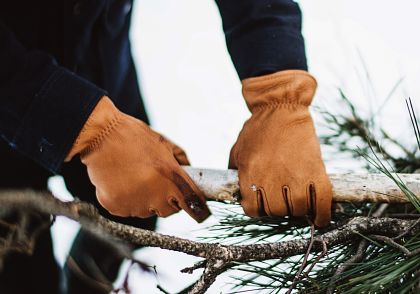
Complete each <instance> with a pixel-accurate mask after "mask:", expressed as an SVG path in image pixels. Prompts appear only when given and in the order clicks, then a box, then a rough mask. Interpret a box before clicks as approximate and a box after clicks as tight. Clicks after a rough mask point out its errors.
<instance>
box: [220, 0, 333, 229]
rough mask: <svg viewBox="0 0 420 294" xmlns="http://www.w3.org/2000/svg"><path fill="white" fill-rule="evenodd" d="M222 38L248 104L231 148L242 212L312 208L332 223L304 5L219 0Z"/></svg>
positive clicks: (295, 212)
mask: <svg viewBox="0 0 420 294" xmlns="http://www.w3.org/2000/svg"><path fill="white" fill-rule="evenodd" d="M216 2H217V4H218V6H219V9H220V12H221V15H222V19H223V28H224V31H225V35H226V43H227V47H228V50H229V53H230V55H231V58H232V60H233V63H234V65H235V67H236V70H237V72H238V75H239V77H240V79H241V80H242V93H243V96H244V98H245V101H246V103H247V106H248V109H249V110H250V111H251V113H252V115H251V118H250V119H249V120H248V121H247V122H246V123H245V124H244V127H243V128H242V131H241V132H240V134H239V136H238V139H237V141H236V143H235V145H234V146H233V148H232V150H231V153H230V160H229V167H230V168H236V169H238V174H239V185H240V190H241V195H242V200H241V205H242V207H243V209H244V211H245V213H246V214H248V215H250V216H254V217H259V216H265V215H269V216H285V215H290V216H304V215H308V214H310V215H313V216H314V223H315V224H316V225H317V226H325V225H327V224H328V223H329V220H330V215H331V199H332V188H331V183H330V181H329V178H328V176H327V174H326V170H325V166H324V163H323V161H322V157H321V151H320V146H319V142H318V139H317V137H316V133H315V128H314V124H313V121H312V118H311V115H310V112H309V110H308V108H309V106H310V104H311V102H312V99H313V97H314V94H315V89H316V81H315V79H314V78H313V77H312V76H311V75H310V74H309V73H307V72H306V70H307V65H306V57H305V48H304V41H303V38H302V34H301V12H300V10H299V7H298V5H297V4H296V3H295V2H293V1H291V0H241V1H235V0H216Z"/></svg>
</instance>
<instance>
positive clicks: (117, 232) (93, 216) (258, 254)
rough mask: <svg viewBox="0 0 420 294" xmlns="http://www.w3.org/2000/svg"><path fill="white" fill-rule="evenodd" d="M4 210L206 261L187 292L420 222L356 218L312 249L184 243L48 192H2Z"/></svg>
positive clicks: (286, 244) (298, 244) (289, 244)
mask: <svg viewBox="0 0 420 294" xmlns="http://www.w3.org/2000/svg"><path fill="white" fill-rule="evenodd" d="M7 208H9V209H16V208H19V209H28V210H37V211H39V212H43V213H47V214H52V215H61V216H66V217H68V218H70V219H73V220H75V221H77V222H79V223H80V224H81V225H82V226H84V227H85V228H86V229H88V230H89V231H91V232H93V233H96V234H98V235H100V236H102V237H103V235H104V234H107V235H109V236H110V237H113V238H114V239H115V238H119V239H122V240H125V241H129V242H131V243H134V244H136V245H140V246H149V247H159V248H162V249H167V250H173V251H178V252H183V253H186V254H189V255H193V256H197V257H201V258H204V259H205V260H206V263H205V269H204V272H203V275H202V276H201V278H200V279H199V280H198V281H197V282H196V284H195V285H194V286H193V287H192V289H191V291H190V293H204V292H205V291H206V290H207V289H208V287H210V286H211V284H212V283H213V282H214V280H215V279H216V277H217V276H218V275H219V274H221V273H222V272H224V271H225V270H226V269H228V268H229V265H231V264H232V263H233V262H247V261H256V260H260V261H261V260H267V259H280V258H285V257H290V256H295V255H300V254H305V252H306V251H307V250H308V248H309V247H310V249H311V250H310V251H311V252H321V251H323V250H324V249H325V247H331V246H333V245H336V244H341V243H344V242H348V241H350V240H352V239H354V238H359V237H360V234H362V235H371V234H376V235H383V236H388V237H394V236H397V235H399V234H400V233H401V232H405V231H406V230H407V229H408V228H411V229H410V231H409V232H407V235H414V234H416V233H417V232H419V231H420V224H419V223H418V222H416V220H409V219H394V218H374V217H354V218H352V219H350V220H349V221H348V222H347V223H346V224H344V225H342V226H341V227H338V228H336V229H333V230H331V231H328V232H326V233H324V234H322V235H316V236H314V237H313V244H312V246H310V243H311V240H310V239H294V240H290V241H283V242H273V243H265V244H252V245H221V244H218V243H201V242H196V241H191V240H186V239H182V238H178V237H174V236H168V235H164V234H159V233H156V232H152V231H147V230H143V229H139V228H135V227H131V226H127V225H123V224H120V223H116V222H113V221H110V220H108V219H106V218H104V217H102V216H101V215H100V214H99V213H98V212H97V210H96V209H95V208H94V207H93V206H92V205H90V204H87V203H84V202H80V201H72V202H62V201H60V200H58V199H56V198H54V197H53V196H52V195H51V194H49V193H47V192H44V193H42V192H34V191H21V190H20V191H14V190H10V191H0V210H1V211H4V210H5V209H7ZM1 211H0V212H1Z"/></svg>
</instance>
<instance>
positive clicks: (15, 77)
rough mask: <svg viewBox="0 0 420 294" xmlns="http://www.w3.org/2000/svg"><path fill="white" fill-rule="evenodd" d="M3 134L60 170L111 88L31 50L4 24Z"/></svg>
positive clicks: (0, 38)
mask: <svg viewBox="0 0 420 294" xmlns="http://www.w3.org/2000/svg"><path fill="white" fill-rule="evenodd" d="M0 44H1V46H0V136H1V138H2V139H4V140H6V142H7V143H8V144H9V145H10V146H11V147H12V148H13V149H15V150H17V151H18V152H20V153H22V154H24V155H26V156H28V157H30V158H31V159H33V160H35V161H36V162H38V163H39V164H40V165H42V166H43V167H45V168H46V169H48V170H50V171H51V172H54V173H56V172H57V171H58V170H59V168H60V166H61V164H62V162H63V160H64V158H65V157H66V155H67V154H68V152H69V150H70V148H71V147H72V144H73V142H74V140H75V138H76V137H77V135H78V133H79V131H80V130H81V129H82V127H83V125H84V123H85V121H86V120H87V118H88V117H89V115H90V113H91V112H92V110H93V109H94V107H95V106H96V104H97V103H98V101H99V99H100V98H101V97H102V96H104V95H106V92H105V91H104V90H102V89H100V88H98V87H97V86H95V85H93V84H92V83H90V82H89V81H87V80H85V79H82V78H80V77H79V76H77V75H75V74H73V73H72V72H70V71H68V70H67V69H65V68H63V67H60V66H59V65H57V63H56V61H55V60H54V58H53V57H51V56H49V55H48V54H47V53H45V52H42V51H37V50H28V49H26V48H24V46H22V44H21V43H20V42H19V41H18V40H17V39H16V37H15V35H14V34H13V33H12V32H11V31H10V30H8V29H7V27H6V26H4V25H3V24H1V23H0Z"/></svg>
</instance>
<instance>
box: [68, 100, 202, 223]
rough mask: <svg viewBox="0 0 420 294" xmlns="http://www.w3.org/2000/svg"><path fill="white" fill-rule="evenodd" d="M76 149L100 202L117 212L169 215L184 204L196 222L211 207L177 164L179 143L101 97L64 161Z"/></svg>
mask: <svg viewBox="0 0 420 294" xmlns="http://www.w3.org/2000/svg"><path fill="white" fill-rule="evenodd" d="M76 154H80V158H81V160H82V162H83V163H84V164H85V165H86V166H87V170H88V174H89V178H90V180H91V182H92V184H93V185H95V187H96V196H97V198H98V201H99V203H101V205H102V206H103V207H105V208H106V209H107V210H108V211H109V212H110V213H111V214H114V215H118V216H124V217H128V216H133V217H149V216H152V215H154V214H157V215H158V216H162V217H165V216H169V215H171V214H173V213H175V212H177V211H179V210H180V209H184V210H185V211H186V212H187V213H188V214H189V215H190V216H191V217H193V218H194V219H195V220H196V221H198V222H201V221H203V220H205V219H206V218H207V217H208V216H209V215H210V212H209V210H208V208H207V206H206V202H205V198H204V194H203V193H202V192H201V191H200V190H199V189H198V188H197V186H196V185H195V184H194V183H193V181H192V180H191V179H190V178H189V176H188V175H187V174H186V172H185V171H184V170H183V169H182V168H181V166H180V165H179V164H188V159H187V156H186V155H185V153H184V151H182V149H181V148H179V147H178V146H176V145H175V144H173V143H171V142H170V141H168V140H167V139H165V138H164V137H163V136H161V135H160V134H158V133H156V132H154V131H153V130H151V129H150V128H149V127H148V126H147V125H146V124H145V123H143V122H142V121H140V120H138V119H136V118H134V117H131V116H129V115H126V114H124V113H122V112H120V111H119V110H118V109H117V108H116V107H115V106H114V104H113V103H112V101H111V100H110V99H109V98H108V97H103V98H102V99H101V100H100V101H99V103H98V105H97V106H96V107H95V109H94V111H93V112H92V114H91V115H90V117H89V119H88V120H87V122H86V123H85V125H84V127H83V129H82V131H81V132H80V134H79V136H78V138H77V140H76V141H75V143H74V145H73V148H72V149H71V151H70V153H69V154H68V156H67V158H66V161H68V160H70V159H71V158H72V157H73V156H74V155H76Z"/></svg>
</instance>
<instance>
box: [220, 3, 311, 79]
mask: <svg viewBox="0 0 420 294" xmlns="http://www.w3.org/2000/svg"><path fill="white" fill-rule="evenodd" d="M216 3H217V5H218V7H219V10H220V14H221V16H222V20H223V29H224V32H225V36H226V43H227V47H228V50H229V53H230V55H231V58H232V61H233V64H234V65H235V67H236V70H237V72H238V74H239V77H240V78H241V79H245V78H249V77H255V76H259V75H263V74H269V73H274V72H277V71H280V70H286V69H303V70H306V69H307V64H306V56H305V46H304V41H303V37H302V34H301V22H302V16H301V11H300V9H299V6H298V5H297V4H296V3H295V2H293V1H292V0H216Z"/></svg>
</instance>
